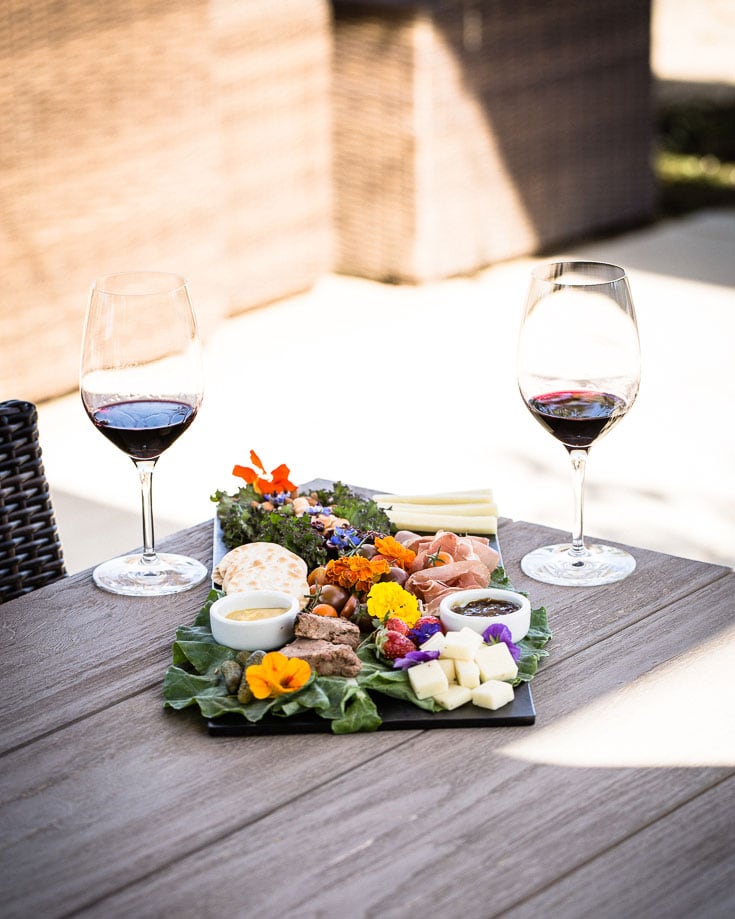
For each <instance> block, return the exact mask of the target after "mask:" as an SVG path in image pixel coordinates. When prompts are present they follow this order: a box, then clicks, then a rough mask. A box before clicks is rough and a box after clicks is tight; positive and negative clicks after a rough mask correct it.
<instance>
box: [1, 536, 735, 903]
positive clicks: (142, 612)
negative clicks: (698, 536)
mask: <svg viewBox="0 0 735 919" xmlns="http://www.w3.org/2000/svg"><path fill="white" fill-rule="evenodd" d="M559 535H560V534H558V533H556V532H554V531H550V530H546V529H544V528H542V527H539V526H534V525H530V524H527V523H515V522H511V521H505V520H504V521H502V524H501V527H500V542H501V546H502V549H503V553H504V557H505V561H506V565H507V568H508V571H509V573H510V576H511V579H512V581H513V582H514V584H515V585H516V586H518V587H521V588H523V589H526V590H528V591H529V592H530V593H531V598H532V600H533V601H534V603H535V604H536V605H538V604H541V603H543V604H545V605H546V606H547V608H548V610H549V616H550V622H551V626H552V628H553V631H554V639H553V642H552V643H551V645H550V646H549V650H550V657H549V658H548V659H547V660H546V661H545V662H543V663H542V667H541V669H540V670H539V673H538V675H537V676H536V679H535V680H534V682H533V684H532V686H533V694H534V700H535V704H536V709H537V721H536V724H535V725H534V726H532V727H512V728H485V729H455V730H436V729H433V730H427V731H386V732H377V733H373V734H358V735H354V734H353V735H346V736H332V735H330V734H324V735H321V734H320V735H304V736H271V737H268V736H266V737H249V738H241V737H229V738H213V737H210V736H209V735H208V733H207V730H206V726H205V722H204V720H203V719H202V718H201V717H200V716H199V715H198V714H196V713H194V712H193V711H189V710H187V711H185V712H174V711H171V710H164V708H163V706H162V697H161V682H162V678H163V674H164V672H165V670H166V667H167V665H168V663H169V661H170V649H171V642H172V639H173V635H174V630H175V627H176V626H177V625H179V624H182V623H189V622H191V621H192V620H193V619H194V617H195V615H196V613H197V611H198V609H199V608H200V606H201V604H202V602H203V600H204V598H205V596H206V594H207V590H208V588H207V586H206V585H202V586H201V587H200V588H198V589H195V590H192V591H190V592H189V593H187V594H184V595H179V596H178V597H169V598H164V599H161V600H156V601H153V600H137V599H126V598H121V597H114V596H111V595H108V594H105V593H103V592H102V591H100V590H98V589H97V588H96V587H95V586H94V585H93V583H92V580H91V577H90V573H89V572H85V573H82V574H78V575H75V576H73V577H70V578H68V579H65V580H63V581H60V582H57V583H56V584H53V585H51V586H49V587H47V588H44V589H41V590H38V591H36V592H35V593H33V594H30V595H27V596H25V597H22V598H19V599H17V600H14V601H12V602H10V603H7V604H5V605H4V606H2V608H1V609H0V614H1V616H2V634H3V636H4V638H3V652H2V659H3V667H2V674H1V676H0V680H1V681H2V693H1V696H0V698H1V701H0V707H1V711H2V720H1V724H2V732H1V734H0V743H1V744H2V760H1V767H0V768H1V770H2V772H1V774H0V781H1V783H2V799H1V800H2V804H1V805H0V828H1V833H0V839H1V841H2V861H1V863H0V885H1V886H2V890H0V904H2V906H1V907H0V911H1V912H2V915H3V916H5V917H10V916H24V917H27V916H44V919H49V917H56V916H68V915H74V916H104V917H106V919H109V917H116V916H120V917H136V919H137V917H148V916H177V917H179V916H181V917H190V916H192V917H197V919H199V917H209V916H212V917H214V916H217V917H222V916H227V915H232V916H236V917H240V916H255V915H260V916H265V917H268V916H290V915H299V916H300V917H304V916H306V917H311V916H320V917H331V916H335V917H337V916H339V917H344V916H348V917H352V916H381V917H383V916H401V917H403V916H425V917H426V916H428V917H433V916H451V915H457V916H462V917H483V919H486V917H490V916H496V915H503V916H512V917H522V916H528V917H531V916H533V917H539V916H544V917H545V916H549V917H565V919H566V917H570V916H580V917H582V916H584V917H587V916H591V915H595V916H596V917H600V916H602V917H607V916H610V917H634V919H638V917H641V916H645V917H648V916H660V917H666V919H670V917H676V916H687V917H705V916H706V917H712V916H725V915H733V911H734V910H735V820H734V819H733V813H734V810H733V809H734V808H735V775H734V773H735V750H734V746H735V737H734V734H735V729H734V724H735V718H734V717H733V711H734V710H735V706H734V705H733V702H734V699H733V688H732V687H733V682H732V680H733V676H732V674H733V666H732V664H733V648H734V646H735V618H734V616H733V613H734V612H735V574H733V571H732V570H731V569H727V568H723V567H719V566H716V565H709V564H703V563H700V562H695V561H687V560H683V559H680V558H674V557H671V556H668V555H661V554H657V553H654V552H649V551H645V550H638V549H635V550H633V551H634V554H635V556H636V558H637V560H638V568H637V570H636V572H635V573H634V574H633V575H632V576H631V577H630V578H629V579H628V580H627V581H625V582H623V583H621V584H619V585H617V586H613V587H607V588H590V589H580V588H555V587H548V586H546V585H542V584H537V583H535V582H532V581H529V580H527V579H526V578H524V577H523V575H522V574H521V573H520V570H519V567H518V564H517V560H518V559H519V558H520V557H521V555H522V554H523V553H524V552H525V551H526V550H528V549H529V548H531V547H533V546H536V545H540V544H541V543H544V542H547V541H549V540H552V539H553V540H557V539H558V538H559ZM211 543H212V527H211V523H205V524H202V525H201V526H197V527H194V528H193V529H190V530H186V531H183V532H181V533H179V534H177V535H176V536H174V537H171V538H170V539H168V540H167V541H166V542H165V543H164V544H163V545H162V547H168V548H175V549H177V550H179V551H184V552H188V553H191V554H193V555H195V556H196V557H198V558H200V559H201V560H203V561H205V562H208V561H209V560H210V556H211ZM726 659H727V660H726ZM728 660H729V672H728V667H727V661H728Z"/></svg>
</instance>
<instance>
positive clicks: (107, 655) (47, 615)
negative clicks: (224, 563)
mask: <svg viewBox="0 0 735 919" xmlns="http://www.w3.org/2000/svg"><path fill="white" fill-rule="evenodd" d="M160 548H161V549H162V550H165V549H167V548H176V549H180V550H182V551H185V552H186V553H187V554H191V555H193V556H194V557H195V558H198V559H199V560H200V561H202V562H203V563H204V564H206V565H208V564H209V563H210V561H211V551H212V524H211V522H207V523H204V524H200V525H199V526H196V527H192V528H191V529H190V530H185V531H182V533H180V534H177V535H176V536H175V537H170V538H169V539H167V540H162V541H161V544H160ZM208 592H209V584H208V583H204V584H202V585H200V586H199V587H196V588H194V589H193V590H190V591H187V592H185V593H183V594H177V595H173V596H169V597H160V598H155V599H148V598H138V597H119V596H115V595H113V594H109V593H107V592H105V591H103V590H100V589H99V588H97V587H96V586H95V585H94V583H93V582H92V577H91V572H89V571H87V572H82V573H80V574H77V575H74V576H72V577H69V578H64V579H63V580H61V581H57V582H56V583H54V584H51V585H49V586H48V587H45V588H43V589H41V590H37V591H34V592H33V593H31V594H28V595H26V596H23V597H19V598H18V599H16V600H13V601H11V602H10V603H5V604H3V605H2V607H0V617H1V618H2V629H3V667H2V668H1V669H0V753H2V752H4V751H7V750H9V749H12V748H13V747H15V746H17V745H18V744H20V743H24V742H26V741H28V740H29V739H31V738H33V737H36V736H39V735H41V734H43V733H45V732H47V731H52V730H55V729H56V728H57V727H58V726H59V725H60V724H64V723H66V722H70V721H73V720H75V719H77V718H81V717H84V716H85V715H88V714H89V713H90V712H92V711H99V710H101V709H104V708H105V707H106V706H108V705H112V704H114V703H115V702H116V701H118V700H119V699H120V698H124V697H125V696H128V695H130V694H131V693H135V692H138V691H140V690H141V689H142V688H144V687H146V686H151V685H154V684H157V683H160V681H161V679H162V678H163V673H164V671H165V668H166V666H167V665H168V663H169V662H170V659H171V643H172V641H173V637H174V633H175V630H176V627H177V626H178V625H181V624H182V623H188V622H193V620H194V618H195V617H196V614H197V612H198V610H199V609H201V607H202V604H203V602H204V600H205V599H206V596H207V594H208Z"/></svg>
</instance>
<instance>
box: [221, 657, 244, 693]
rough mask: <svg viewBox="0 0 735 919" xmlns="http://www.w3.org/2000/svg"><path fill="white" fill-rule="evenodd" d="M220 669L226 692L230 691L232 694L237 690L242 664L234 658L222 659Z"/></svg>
mask: <svg viewBox="0 0 735 919" xmlns="http://www.w3.org/2000/svg"><path fill="white" fill-rule="evenodd" d="M221 669H222V676H223V677H224V680H225V686H226V687H227V692H228V693H230V695H234V694H235V693H236V692H237V690H238V687H239V685H240V680H241V679H242V673H243V667H242V664H239V663H238V662H237V661H234V660H228V661H222V668H221Z"/></svg>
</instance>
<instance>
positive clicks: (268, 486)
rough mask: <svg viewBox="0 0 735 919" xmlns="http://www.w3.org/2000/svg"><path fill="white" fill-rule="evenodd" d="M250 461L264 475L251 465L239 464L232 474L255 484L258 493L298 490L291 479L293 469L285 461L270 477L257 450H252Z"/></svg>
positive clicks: (249, 483)
mask: <svg viewBox="0 0 735 919" xmlns="http://www.w3.org/2000/svg"><path fill="white" fill-rule="evenodd" d="M250 462H251V463H252V464H253V466H257V468H258V469H259V470H260V472H261V473H262V475H260V474H259V473H258V472H256V471H255V469H252V468H251V467H250V466H237V465H236V466H234V467H233V470H232V474H233V475H236V476H237V477H238V478H240V479H245V481H246V482H247V484H248V485H252V486H253V488H254V489H255V491H256V492H257V494H259V495H267V494H277V493H278V492H281V491H285V492H288V493H291V492H294V491H296V486H295V485H294V484H293V482H292V481H291V480H290V479H289V475H290V474H291V470H290V469H289V468H288V466H287V465H286V464H285V463H281V465H280V466H276V468H275V469H273V470H272V471H271V474H270V478H268V473H267V472H266V469H265V466H264V465H263V463H262V461H261V459H260V457H259V456H258V454H257V453H256V452H255V450H251V451H250Z"/></svg>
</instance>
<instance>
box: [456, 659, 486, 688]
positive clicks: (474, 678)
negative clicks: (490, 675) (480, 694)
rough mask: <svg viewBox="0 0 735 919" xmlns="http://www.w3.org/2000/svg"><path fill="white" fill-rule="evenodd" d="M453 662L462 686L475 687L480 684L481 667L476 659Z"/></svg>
mask: <svg viewBox="0 0 735 919" xmlns="http://www.w3.org/2000/svg"><path fill="white" fill-rule="evenodd" d="M453 663H454V670H455V672H456V674H457V682H458V683H459V685H460V686H466V687H467V689H475V688H476V687H478V686H479V685H480V668H479V667H478V666H477V664H476V663H475V661H454V662H453Z"/></svg>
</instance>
